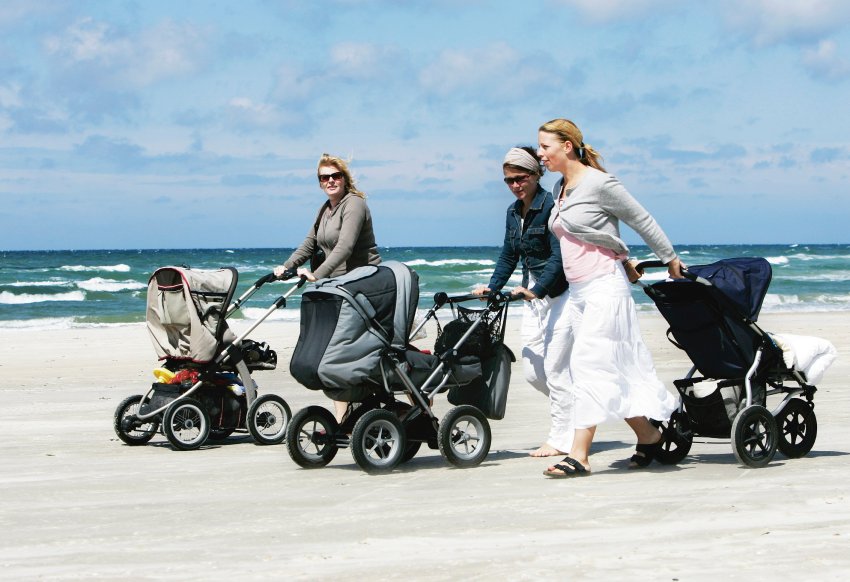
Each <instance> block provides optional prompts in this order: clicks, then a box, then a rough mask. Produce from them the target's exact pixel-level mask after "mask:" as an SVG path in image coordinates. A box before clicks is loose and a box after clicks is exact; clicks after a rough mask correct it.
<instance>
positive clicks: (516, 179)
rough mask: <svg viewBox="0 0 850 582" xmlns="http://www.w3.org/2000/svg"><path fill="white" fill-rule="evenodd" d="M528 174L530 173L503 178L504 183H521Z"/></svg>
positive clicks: (526, 178) (510, 184) (509, 184)
mask: <svg viewBox="0 0 850 582" xmlns="http://www.w3.org/2000/svg"><path fill="white" fill-rule="evenodd" d="M530 176H531V174H523V175H522V176H514V177H513V178H505V184H507V185H508V186H513V185H514V184H522V183H523V182H525V181H526V180H528V178H529V177H530Z"/></svg>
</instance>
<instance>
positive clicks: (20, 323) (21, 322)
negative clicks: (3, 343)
mask: <svg viewBox="0 0 850 582" xmlns="http://www.w3.org/2000/svg"><path fill="white" fill-rule="evenodd" d="M74 321H75V320H74V318H73V317H42V318H39V319H9V320H5V321H3V320H0V329H13V330H27V331H42V330H49V329H71V328H72V327H74Z"/></svg>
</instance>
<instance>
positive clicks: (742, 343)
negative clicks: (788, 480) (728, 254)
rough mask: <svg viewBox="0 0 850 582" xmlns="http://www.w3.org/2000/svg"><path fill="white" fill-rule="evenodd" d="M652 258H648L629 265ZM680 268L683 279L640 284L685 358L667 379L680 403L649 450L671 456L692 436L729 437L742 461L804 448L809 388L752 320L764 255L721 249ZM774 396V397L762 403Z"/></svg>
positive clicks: (809, 434) (808, 443)
mask: <svg viewBox="0 0 850 582" xmlns="http://www.w3.org/2000/svg"><path fill="white" fill-rule="evenodd" d="M659 266H663V264H662V263H659V262H655V261H653V262H647V263H642V264H640V265H638V269H639V270H643V269H646V268H653V267H659ZM683 274H684V275H685V277H686V278H685V279H677V280H665V281H659V282H656V283H653V284H651V285H643V289H644V291H645V292H646V294H647V295H648V296H649V297H650V299H652V301H653V303H655V305H656V307H658V310H659V311H660V312H661V314H662V315H663V316H664V318H665V319H666V320H667V323H668V324H669V325H670V328H669V330H668V332H667V336H668V339H670V341H671V342H672V343H673V344H674V345H676V346H677V347H679V348H680V349H682V350H684V351H685V352H686V353H687V355H688V357H689V359H690V360H691V362H692V363H693V366H692V368H691V369H690V371H689V372H688V374H687V375H686V376H685V377H684V378H682V379H680V380H676V381H675V382H674V384H675V386H676V389H677V390H678V392H679V394H680V395H681V397H682V404H681V405H680V408H679V410H678V411H676V412H674V414H673V416H672V417H671V419H670V421H669V422H667V423H661V427H662V429H663V430H662V432H663V434H664V444H663V447H662V450H661V451H660V453H659V454H658V455H657V456H656V458H657V459H658V460H659V461H661V462H662V463H668V464H675V463H678V462H679V461H681V460H682V459H684V458H685V456H687V454H688V453H689V451H690V448H691V444H692V442H693V438H694V437H695V436H702V437H710V438H730V439H731V441H732V450H733V452H734V454H735V457H736V458H737V459H738V461H739V462H741V463H742V464H743V465H745V466H747V467H762V466H765V465H767V464H768V463H770V461H771V460H772V459H773V457H774V455H775V453H776V450H777V448H778V449H779V451H780V452H782V453H783V454H784V455H785V456H787V457H790V458H794V457H801V456H803V455H805V454H807V453H808V452H809V451H810V450H811V449H812V447H813V446H814V442H815V439H816V438H817V417H816V416H815V412H814V394H815V392H816V390H817V389H816V387H815V386H812V385H810V384H809V383H808V382H807V379H806V376H805V374H804V373H803V372H801V371H800V370H797V369H795V368H794V367H788V366H787V365H786V364H785V362H784V360H783V357H782V350H781V349H780V348H779V347H778V346H777V344H776V343H775V342H774V340H773V339H772V338H771V336H770V335H769V334H768V333H766V332H765V331H764V330H762V329H761V328H760V327H759V326H758V325H757V323H756V320H757V318H758V314H759V311H760V310H761V305H762V302H763V300H764V296H765V294H766V293H767V289H768V286H769V285H770V280H771V276H772V272H771V267H770V263H768V262H767V261H766V260H765V259H762V258H738V259H726V260H721V261H718V262H716V263H713V264H710V265H702V266H693V267H689V268H688V269H686V270H685V271H683ZM703 382H706V383H707V384H709V385H708V386H704V385H702V383H703ZM712 383H713V384H715V385H714V387H712V386H711V385H710V384H712ZM773 396H777V397H779V398H780V401H779V402H778V404H776V405H775V406H774V407H773V408H772V409H768V398H770V397H773Z"/></svg>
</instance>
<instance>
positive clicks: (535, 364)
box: [520, 285, 575, 452]
mask: <svg viewBox="0 0 850 582" xmlns="http://www.w3.org/2000/svg"><path fill="white" fill-rule="evenodd" d="M529 286H531V285H529ZM567 297H568V295H567V293H566V292H565V293H563V294H561V295H559V296H558V297H554V298H553V297H544V298H542V299H532V300H531V301H526V302H525V305H524V309H523V314H522V327H521V328H520V329H521V336H522V343H523V348H522V364H523V365H522V367H523V372H524V373H525V379H526V381H527V382H528V383H529V384H531V385H532V386H533V387H534V388H535V389H536V390H539V391H540V392H541V393H543V394H544V395H546V396H548V397H549V413H550V416H551V420H552V422H551V424H550V427H549V436H548V437H547V439H546V444H548V445H549V446H551V447H553V448H555V449H557V450H559V451H564V452H568V451H569V450H570V448H571V447H572V443H573V437H574V435H575V424H574V420H573V418H574V416H575V414H574V410H573V408H574V401H575V397H574V395H573V393H572V391H571V389H570V382H569V381H567V380H565V378H563V376H564V374H567V373H568V371H567V361H568V359H569V352H568V350H567V349H566V346H565V345H564V338H565V334H564V333H562V332H560V331H559V329H560V328H561V327H563V326H564V325H565V317H564V314H565V307H566V305H567Z"/></svg>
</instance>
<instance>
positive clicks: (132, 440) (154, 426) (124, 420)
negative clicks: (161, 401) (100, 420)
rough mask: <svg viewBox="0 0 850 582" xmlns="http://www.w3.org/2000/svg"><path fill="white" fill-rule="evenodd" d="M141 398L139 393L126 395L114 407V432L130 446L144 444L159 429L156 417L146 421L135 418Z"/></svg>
mask: <svg viewBox="0 0 850 582" xmlns="http://www.w3.org/2000/svg"><path fill="white" fill-rule="evenodd" d="M142 398H144V397H143V396H141V395H136V396H128V397H127V398H125V399H124V400H123V401H122V402H121V404H119V405H118V408H116V409H115V419H114V422H113V426H114V428H115V434H117V435H118V438H119V439H121V440H122V441H124V442H125V443H126V444H128V445H130V446H138V445H144V444H146V443H147V442H148V441H150V440H151V439H152V438H153V435H155V434H156V431H158V430H159V420H157V419H156V418H154V419H152V420H146V421H141V420H138V419H137V418H136V415H137V414H138V413H139V406H140V405H141V404H142Z"/></svg>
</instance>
